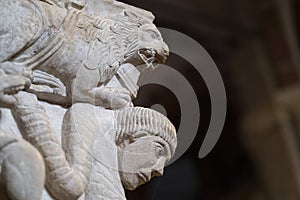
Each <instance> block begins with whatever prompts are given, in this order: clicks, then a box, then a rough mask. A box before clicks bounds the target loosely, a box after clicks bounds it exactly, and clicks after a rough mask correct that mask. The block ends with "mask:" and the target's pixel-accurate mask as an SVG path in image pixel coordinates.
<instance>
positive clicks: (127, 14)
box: [124, 10, 139, 19]
mask: <svg viewBox="0 0 300 200" xmlns="http://www.w3.org/2000/svg"><path fill="white" fill-rule="evenodd" d="M124 16H125V17H128V18H131V19H138V18H139V17H138V16H137V15H136V14H135V13H133V12H132V11H129V10H124Z"/></svg>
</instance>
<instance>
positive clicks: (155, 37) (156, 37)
mask: <svg viewBox="0 0 300 200" xmlns="http://www.w3.org/2000/svg"><path fill="white" fill-rule="evenodd" d="M147 32H148V34H149V36H150V38H151V39H159V38H160V36H159V34H158V33H157V32H155V31H153V30H148V31H147Z"/></svg>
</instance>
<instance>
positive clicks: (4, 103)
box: [0, 69, 31, 108]
mask: <svg viewBox="0 0 300 200" xmlns="http://www.w3.org/2000/svg"><path fill="white" fill-rule="evenodd" d="M30 84H31V81H30V80H29V79H28V78H26V77H24V76H21V75H7V74H6V73H5V72H4V71H3V70H2V69H0V107H4V108H12V107H14V105H15V104H16V99H15V97H14V96H13V95H14V94H16V93H18V92H19V91H21V90H24V89H25V88H28V87H29V86H30Z"/></svg>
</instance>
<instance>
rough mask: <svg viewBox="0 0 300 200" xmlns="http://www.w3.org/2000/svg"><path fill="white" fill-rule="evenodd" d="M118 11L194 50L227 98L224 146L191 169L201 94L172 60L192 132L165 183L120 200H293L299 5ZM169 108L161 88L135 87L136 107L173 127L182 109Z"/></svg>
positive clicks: (160, 2)
mask: <svg viewBox="0 0 300 200" xmlns="http://www.w3.org/2000/svg"><path fill="white" fill-rule="evenodd" d="M122 2H124V3H128V4H131V5H134V6H137V7H140V8H144V9H146V10H149V11H151V12H153V13H154V14H155V16H156V21H155V24H156V25H157V26H158V27H164V28H169V29H173V30H177V31H179V32H182V33H184V34H186V35H188V36H190V37H191V38H193V39H195V40H196V41H197V42H199V43H200V44H201V45H202V46H203V47H204V48H205V49H206V50H207V51H208V53H209V54H210V55H211V57H212V58H213V60H214V61H215V62H216V64H217V66H218V68H219V70H220V72H221V74H222V77H223V79H224V83H225V87H226V91H227V98H228V113H227V119H226V123H225V127H224V130H223V133H222V136H221V138H220V140H219V142H218V143H217V145H216V147H215V148H214V149H213V151H212V152H211V153H210V154H209V155H208V156H207V157H205V158H204V159H199V158H198V152H199V149H200V146H201V144H202V141H203V138H204V136H205V134H206V131H207V128H208V125H209V120H210V99H209V93H208V90H207V88H206V86H205V83H204V81H203V79H202V78H201V76H200V75H199V74H198V75H197V73H195V72H194V71H193V67H192V66H191V65H190V64H189V63H188V62H187V61H185V60H184V58H181V57H179V56H177V55H174V54H171V56H170V58H169V60H168V61H167V65H169V66H172V67H174V68H175V69H177V70H178V71H180V73H181V74H184V76H185V77H187V79H188V80H189V81H190V84H191V85H192V86H193V88H194V90H195V91H196V93H197V98H198V101H199V107H200V109H201V121H200V122H199V131H198V134H197V137H196V139H195V141H194V142H193V144H192V145H191V147H190V148H189V149H188V151H187V152H186V153H185V154H184V155H183V156H182V157H181V158H180V159H179V160H177V161H176V162H175V163H173V164H172V165H170V166H168V167H167V168H166V169H165V175H164V176H163V177H157V178H154V179H153V180H152V181H151V182H150V183H148V184H146V185H144V186H142V187H140V188H139V189H138V190H136V191H134V192H130V191H127V192H126V193H127V197H128V199H129V200H143V199H145V200H165V199H174V200H181V199H186V200H241V199H243V200H299V199H300V151H299V147H300V146H299V145H300V135H299V133H300V121H299V119H300V101H299V100H300V90H299V89H300V88H299V81H300V79H299V77H300V66H299V63H300V58H299V56H300V54H299V38H300V0H185V1H183V0H125V1H122ZM195 74H196V75H195ZM172 99H174V98H173V96H172V94H171V93H170V92H168V91H167V90H166V89H165V88H163V87H158V86H155V85H153V86H145V87H142V88H141V89H140V96H139V97H138V98H137V99H136V100H135V103H136V104H137V105H142V106H147V107H150V106H152V105H154V104H161V105H163V106H164V107H165V108H166V110H167V113H168V117H169V118H170V119H171V121H172V122H173V123H174V124H175V126H176V127H178V126H179V123H180V119H179V118H180V109H178V102H176V100H172ZM179 145H180V144H179Z"/></svg>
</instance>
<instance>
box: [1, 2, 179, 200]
mask: <svg viewBox="0 0 300 200" xmlns="http://www.w3.org/2000/svg"><path fill="white" fill-rule="evenodd" d="M0 2H1V7H0V10H1V12H0V17H1V19H3V20H1V22H0V23H1V26H0V45H1V47H2V48H1V50H0V107H1V110H0V111H1V115H0V127H1V129H3V130H2V131H1V132H0V166H1V171H0V172H1V179H0V180H1V182H0V186H1V191H0V192H1V193H3V197H4V196H5V198H7V199H17V200H19V199H52V198H55V199H126V197H125V194H124V189H123V187H125V188H126V189H130V190H133V189H135V188H136V187H138V186H139V185H141V184H144V183H146V182H148V181H149V180H150V179H151V178H152V177H153V176H160V175H162V174H163V168H164V166H165V165H166V163H167V162H168V161H169V160H170V159H171V157H172V155H173V154H174V152H175V148H176V144H177V142H176V130H175V128H174V126H173V125H172V123H171V122H170V121H169V120H168V119H167V118H166V117H164V116H163V115H161V114H160V113H157V112H156V111H153V110H150V109H146V108H140V107H135V106H134V105H133V103H132V99H133V98H135V97H136V96H137V92H138V84H137V83H138V79H139V76H140V74H141V73H142V72H143V71H144V70H148V69H151V70H152V69H155V64H154V63H163V62H165V60H166V58H167V56H168V53H169V50H168V47H167V45H166V44H165V43H164V42H163V40H162V37H161V35H160V33H159V31H158V30H157V28H156V27H155V25H154V24H153V23H152V22H153V20H154V17H153V15H152V14H151V13H150V12H147V11H144V10H141V9H138V8H135V7H132V6H129V5H126V4H123V3H120V2H116V1H99V2H98V1H97V2H98V3H96V1H88V2H86V1H84V0H73V1H67V0H65V1H62V0H43V1H41V0H12V1H6V0H0ZM20 19H22V21H21V20H20ZM25 140H26V141H25ZM28 142H29V143H30V144H29V143H28ZM18 161H19V162H18ZM28 183H30V184H28ZM44 184H45V185H44ZM44 187H45V189H47V191H46V190H44V189H43V188H44ZM42 191H43V195H42Z"/></svg>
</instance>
